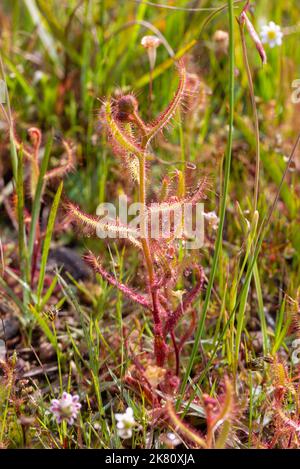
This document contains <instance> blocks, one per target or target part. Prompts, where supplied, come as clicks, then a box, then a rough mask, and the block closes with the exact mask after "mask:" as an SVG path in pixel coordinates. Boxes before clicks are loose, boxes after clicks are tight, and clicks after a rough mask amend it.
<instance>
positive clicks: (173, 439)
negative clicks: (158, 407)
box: [166, 432, 181, 446]
mask: <svg viewBox="0 0 300 469" xmlns="http://www.w3.org/2000/svg"><path fill="white" fill-rule="evenodd" d="M166 438H167V440H168V441H169V443H170V444H171V445H172V446H177V445H180V443H181V440H180V438H178V436H177V435H175V433H172V432H168V433H167V434H166Z"/></svg>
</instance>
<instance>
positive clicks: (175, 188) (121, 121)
mask: <svg viewBox="0 0 300 469" xmlns="http://www.w3.org/2000/svg"><path fill="white" fill-rule="evenodd" d="M177 70H178V75H179V83H178V87H177V90H176V93H175V95H174V97H173V99H172V100H171V101H170V103H169V105H168V106H167V108H166V109H165V110H164V111H163V112H161V114H160V115H159V116H158V117H157V118H156V119H155V120H153V121H152V122H150V123H146V122H145V121H144V120H143V119H142V117H141V115H140V113H139V105H138V100H137V98H136V97H135V96H134V95H133V94H121V95H120V96H117V97H112V98H108V99H106V100H104V101H103V105H102V108H101V111H100V119H101V122H102V124H104V126H105V130H106V134H107V138H108V141H109V143H110V144H111V146H112V148H113V151H114V153H115V155H116V156H118V157H119V161H120V164H122V165H124V166H126V167H127V168H128V171H129V174H130V176H131V178H132V181H133V183H135V184H136V186H137V190H138V201H139V204H140V206H139V208H140V214H139V223H138V228H136V229H133V228H131V227H130V226H128V225H123V224H122V223H121V222H120V221H119V220H116V221H115V222H114V221H112V220H110V219H109V218H108V219H106V220H105V221H103V219H101V217H99V218H96V217H92V216H90V215H88V214H86V213H84V212H82V211H81V210H80V209H79V208H78V207H77V206H75V205H74V204H73V203H71V202H69V203H68V204H67V209H68V213H69V214H70V215H71V216H72V218H73V220H74V222H75V223H79V224H80V225H82V226H83V228H84V229H85V231H86V232H87V233H89V234H90V233H92V232H94V234H97V232H98V233H99V231H103V232H104V233H107V234H108V236H109V235H111V236H112V237H117V235H118V234H121V235H122V234H123V235H124V236H123V237H124V238H126V237H127V239H128V240H129V241H131V242H132V243H133V244H134V245H135V246H136V248H138V249H140V251H141V252H142V254H143V259H144V264H145V268H146V271H147V281H146V285H145V287H146V291H145V293H144V294H142V293H138V292H136V291H134V290H132V289H131V288H130V287H129V286H128V285H125V284H122V283H120V282H119V281H118V280H116V278H115V277H114V276H113V275H112V274H111V273H109V272H108V271H107V270H105V267H104V266H103V262H102V260H101V259H99V258H97V257H95V255H94V254H93V253H92V252H89V253H88V254H87V255H86V256H85V260H86V262H88V263H89V264H90V265H91V266H92V267H93V269H94V270H95V271H96V272H97V273H99V274H100V275H101V276H102V277H103V278H104V279H105V280H106V281H107V282H109V283H110V284H112V285H114V286H115V287H117V288H118V289H119V290H120V291H121V292H122V293H123V294H124V295H126V296H128V297H129V298H130V299H131V300H132V301H134V302H135V303H137V304H138V305H140V306H142V307H143V308H145V309H146V310H148V311H149V312H151V314H152V318H153V328H154V355H155V359H156V364H157V366H159V367H163V366H164V365H165V364H166V361H168V360H169V358H170V353H171V352H172V353H173V354H174V355H175V358H176V374H178V371H179V358H180V349H181V348H182V347H183V345H184V341H185V340H187V338H188V337H183V338H181V339H179V340H178V339H177V338H176V336H175V328H176V326H177V324H178V322H179V320H180V318H181V317H182V316H183V315H184V314H186V313H187V312H189V311H190V310H191V308H192V306H193V302H194V300H195V299H196V298H197V295H198V294H199V292H200V291H201V289H202V286H203V282H204V276H203V272H202V268H201V266H200V265H199V264H197V263H195V262H192V261H191V260H190V259H189V262H188V259H187V260H186V261H183V260H182V258H181V260H180V262H179V255H180V252H182V251H183V249H182V247H183V246H184V238H185V233H184V231H183V230H182V222H183V220H180V223H179V229H180V233H181V237H178V224H176V223H175V221H174V219H173V220H170V217H171V215H172V214H174V213H175V212H176V211H178V209H179V210H180V209H181V208H182V207H184V206H187V205H189V206H190V207H192V206H194V205H196V204H197V203H198V202H199V201H200V200H203V199H204V197H205V192H206V188H207V184H208V182H207V178H206V177H203V179H202V180H200V181H198V183H197V186H196V187H195V188H194V189H193V190H190V191H189V192H186V191H185V187H184V179H185V174H184V172H183V171H179V170H177V171H176V172H175V175H174V181H171V180H170V179H169V178H168V177H165V178H164V179H163V182H162V187H161V190H160V192H159V194H158V196H157V201H156V203H155V204H151V205H150V204H148V197H147V196H148V192H149V185H150V179H149V177H150V170H149V169H148V168H147V165H148V164H149V160H150V158H155V155H153V150H152V147H151V143H152V142H153V141H154V139H155V137H156V136H158V135H159V134H161V133H162V132H163V131H164V130H165V129H166V127H167V126H170V125H171V123H172V120H173V119H174V118H175V116H176V114H178V113H179V112H180V110H181V109H182V108H184V106H185V105H187V104H188V100H190V99H191V96H193V95H194V94H195V93H197V86H196V84H195V82H194V80H192V79H191V78H190V74H189V73H188V72H187V70H186V67H185V65H184V61H183V60H181V61H179V62H178V63H177ZM172 182H173V184H172ZM179 213H180V215H182V211H181V210H180V212H179ZM155 214H157V215H158V218H157V220H158V222H159V215H160V214H161V216H162V224H164V223H165V221H164V219H167V222H168V223H169V225H170V226H169V232H168V237H167V238H166V237H165V236H164V237H162V236H161V237H158V238H156V239H153V238H152V236H151V234H152V233H153V223H152V221H153V215H155ZM151 228H152V230H151ZM126 235H127V236H126ZM180 238H181V239H182V241H183V243H180ZM186 269H190V271H191V272H193V273H194V276H195V280H196V281H195V285H194V286H192V287H191V288H190V290H189V291H186V292H184V291H181V294H180V295H179V293H180V291H178V289H177V287H178V282H179V278H180V275H182V274H184V272H185V271H186ZM176 293H177V294H176ZM175 299H177V301H176V302H175V301H174V300H175ZM176 303H177V304H176ZM174 304H175V307H174ZM169 338H171V340H172V345H170V344H168V340H169ZM172 350H173V351H172ZM175 382H176V381H175Z"/></svg>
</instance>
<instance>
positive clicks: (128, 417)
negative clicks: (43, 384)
mask: <svg viewBox="0 0 300 469" xmlns="http://www.w3.org/2000/svg"><path fill="white" fill-rule="evenodd" d="M115 418H116V420H117V422H118V423H117V430H118V435H119V437H120V438H124V439H126V438H131V437H132V428H133V427H134V426H135V420H134V417H133V410H132V408H131V407H127V409H126V412H125V413H124V414H115Z"/></svg>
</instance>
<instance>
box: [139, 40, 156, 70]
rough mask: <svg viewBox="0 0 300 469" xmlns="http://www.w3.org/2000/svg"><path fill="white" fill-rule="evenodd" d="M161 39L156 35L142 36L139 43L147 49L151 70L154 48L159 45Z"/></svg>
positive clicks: (153, 63) (152, 67)
mask: <svg viewBox="0 0 300 469" xmlns="http://www.w3.org/2000/svg"><path fill="white" fill-rule="evenodd" d="M160 43H161V40H160V39H159V38H158V37H157V36H144V37H143V38H142V40H141V45H142V46H143V47H144V48H145V49H146V50H147V52H148V57H149V63H150V68H151V70H153V69H154V66H155V62H156V49H157V48H158V46H159V45H160Z"/></svg>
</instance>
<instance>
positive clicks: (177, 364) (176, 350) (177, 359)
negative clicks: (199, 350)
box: [171, 331, 180, 376]
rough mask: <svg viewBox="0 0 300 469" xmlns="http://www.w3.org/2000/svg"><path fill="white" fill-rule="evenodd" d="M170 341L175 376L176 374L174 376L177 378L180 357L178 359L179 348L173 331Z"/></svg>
mask: <svg viewBox="0 0 300 469" xmlns="http://www.w3.org/2000/svg"><path fill="white" fill-rule="evenodd" d="M171 339H172V342H173V346H174V352H175V360H176V367H175V370H176V371H175V374H176V376H179V361H180V357H179V348H178V345H177V342H176V337H175V334H174V331H172V332H171Z"/></svg>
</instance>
